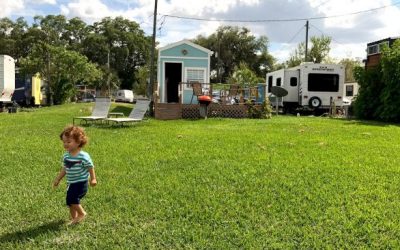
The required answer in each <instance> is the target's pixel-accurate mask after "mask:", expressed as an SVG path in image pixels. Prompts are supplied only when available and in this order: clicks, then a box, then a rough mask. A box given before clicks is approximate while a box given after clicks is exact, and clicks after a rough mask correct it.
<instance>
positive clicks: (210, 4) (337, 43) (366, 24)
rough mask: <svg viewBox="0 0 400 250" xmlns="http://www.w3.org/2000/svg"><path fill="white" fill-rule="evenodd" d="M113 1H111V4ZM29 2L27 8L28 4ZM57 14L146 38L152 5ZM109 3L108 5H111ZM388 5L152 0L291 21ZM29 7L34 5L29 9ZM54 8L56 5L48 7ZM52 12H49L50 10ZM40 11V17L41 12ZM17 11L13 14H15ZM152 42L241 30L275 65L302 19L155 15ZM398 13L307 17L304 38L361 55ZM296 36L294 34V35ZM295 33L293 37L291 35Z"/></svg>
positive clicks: (395, 31)
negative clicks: (226, 28)
mask: <svg viewBox="0 0 400 250" xmlns="http://www.w3.org/2000/svg"><path fill="white" fill-rule="evenodd" d="M0 1H2V8H1V9H0V16H11V15H13V14H14V16H16V15H19V14H18V13H36V14H37V13H40V14H42V15H43V14H59V13H54V11H53V12H52V13H48V12H46V8H40V9H39V8H35V5H38V4H48V5H49V4H51V5H54V4H56V3H57V0H0ZM113 1H114V2H113ZM28 2H29V3H32V4H28ZM58 2H62V3H63V4H60V5H59V6H58V7H59V9H60V13H61V14H63V15H65V16H67V17H68V18H72V17H80V18H81V19H82V20H84V21H85V22H87V23H93V22H95V21H99V20H101V19H102V18H104V17H107V16H110V17H116V16H123V17H125V18H127V19H130V20H133V21H136V22H138V23H139V24H140V26H141V28H142V29H143V30H145V32H146V33H147V34H149V35H150V34H152V25H153V16H152V15H153V11H154V1H152V0H62V1H58ZM113 3H114V4H113ZM391 4H393V3H392V1H391V0H286V1H285V0H158V13H160V14H170V15H177V16H186V17H198V18H206V19H217V20H221V19H236V20H260V19H291V18H307V17H308V18H310V17H321V16H335V15H343V14H348V13H352V12H359V11H363V10H367V9H373V8H379V7H382V6H389V5H391ZM32 6H34V7H32ZM54 6H56V5H54ZM53 10H54V8H53ZM42 12H44V13H42ZM15 13H17V14H15ZM157 19H158V26H157V28H160V27H161V30H158V31H157V35H158V37H157V41H158V42H159V43H160V46H164V45H166V44H168V43H173V42H176V41H179V40H181V39H184V38H186V39H192V38H195V37H196V36H197V35H200V34H201V35H206V36H207V35H210V34H212V33H213V32H215V30H216V29H217V28H218V27H219V26H220V25H237V26H246V27H247V28H249V29H250V30H251V32H252V33H253V34H255V35H256V36H258V35H264V36H267V37H268V39H269V41H270V43H271V44H273V45H274V46H271V47H270V52H271V53H272V54H273V55H274V56H275V57H277V58H278V59H279V60H281V61H285V60H287V59H288V58H289V55H290V52H292V51H293V50H294V49H295V48H296V47H297V44H298V43H299V42H302V41H304V38H305V29H304V24H305V21H297V22H259V23H248V22H242V23H240V22H237V23H228V22H218V21H213V22H204V21H193V20H186V19H176V18H171V17H167V18H165V20H164V18H163V17H162V16H161V15H158V16H157ZM398 23H400V9H399V7H398V6H397V5H396V6H391V7H387V8H383V9H379V10H377V11H374V12H367V13H364V14H357V15H347V16H341V17H337V18H327V19H311V20H310V25H311V26H310V30H309V35H310V36H320V35H322V34H323V35H327V36H331V37H332V38H333V40H332V46H331V47H332V50H331V55H330V56H332V57H346V56H348V55H350V54H351V56H352V57H365V47H366V44H367V43H368V42H372V41H375V40H379V39H383V38H386V37H393V36H399V35H400V26H399V25H398ZM296 34H297V35H296ZM295 35H296V36H295Z"/></svg>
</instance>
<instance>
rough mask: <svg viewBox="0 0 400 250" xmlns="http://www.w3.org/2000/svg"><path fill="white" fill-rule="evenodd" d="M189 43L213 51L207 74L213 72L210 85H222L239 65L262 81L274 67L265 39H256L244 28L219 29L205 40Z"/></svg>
mask: <svg viewBox="0 0 400 250" xmlns="http://www.w3.org/2000/svg"><path fill="white" fill-rule="evenodd" d="M193 42H194V43H196V44H199V45H201V46H203V47H205V48H207V49H209V50H212V51H214V55H213V56H212V57H211V70H212V71H214V72H216V74H215V75H216V79H213V81H214V82H224V81H226V80H227V78H228V77H229V76H230V75H231V74H232V73H233V71H234V70H235V67H239V65H240V63H242V62H244V63H246V64H247V65H248V67H249V68H250V69H251V70H252V71H253V72H255V73H256V74H257V75H258V76H262V77H264V76H265V73H266V71H268V70H270V69H272V67H273V64H274V58H273V57H272V56H271V55H270V54H269V53H268V39H267V37H265V36H261V37H259V38H256V37H255V36H254V35H252V34H251V33H250V30H249V29H247V28H245V27H242V28H239V27H232V26H221V27H219V28H218V29H217V31H216V32H215V33H213V34H211V35H210V36H209V37H204V36H198V37H197V38H196V39H194V40H193Z"/></svg>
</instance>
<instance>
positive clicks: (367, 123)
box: [345, 120, 400, 127]
mask: <svg viewBox="0 0 400 250" xmlns="http://www.w3.org/2000/svg"><path fill="white" fill-rule="evenodd" d="M345 124H346V125H363V126H375V127H387V126H396V127H399V126H400V125H399V124H396V123H387V122H380V121H372V120H347V121H346V123H345Z"/></svg>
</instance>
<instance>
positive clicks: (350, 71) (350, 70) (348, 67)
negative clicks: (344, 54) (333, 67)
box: [339, 58, 361, 82]
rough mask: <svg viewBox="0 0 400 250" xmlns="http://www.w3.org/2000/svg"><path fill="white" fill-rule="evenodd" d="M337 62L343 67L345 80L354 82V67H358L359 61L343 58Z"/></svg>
mask: <svg viewBox="0 0 400 250" xmlns="http://www.w3.org/2000/svg"><path fill="white" fill-rule="evenodd" d="M339 64H341V65H343V66H344V67H345V82H355V78H354V69H355V68H356V67H360V66H361V63H360V61H359V60H357V59H351V58H344V59H342V60H340V62H339Z"/></svg>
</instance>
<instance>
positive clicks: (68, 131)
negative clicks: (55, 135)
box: [60, 125, 88, 147]
mask: <svg viewBox="0 0 400 250" xmlns="http://www.w3.org/2000/svg"><path fill="white" fill-rule="evenodd" d="M63 136H65V137H67V138H72V139H74V141H76V142H77V143H79V147H83V146H85V145H86V143H87V142H88V138H87V136H86V134H85V130H84V129H83V128H81V127H78V126H74V125H69V126H67V127H65V128H64V130H63V131H62V132H61V134H60V139H61V140H62V139H63Z"/></svg>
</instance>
